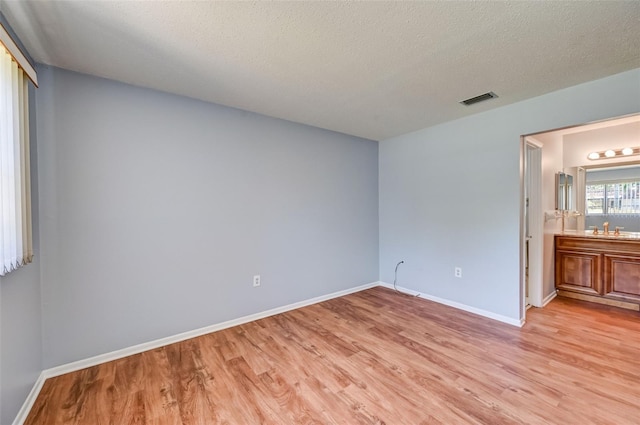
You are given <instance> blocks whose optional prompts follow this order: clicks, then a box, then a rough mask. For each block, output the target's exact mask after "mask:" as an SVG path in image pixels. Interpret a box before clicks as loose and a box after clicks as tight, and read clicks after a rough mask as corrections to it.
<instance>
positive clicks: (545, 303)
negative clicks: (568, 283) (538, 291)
mask: <svg viewBox="0 0 640 425" xmlns="http://www.w3.org/2000/svg"><path fill="white" fill-rule="evenodd" d="M557 296H558V292H557V291H553V292H552V293H550V294H549V295H547V296H546V297H544V300H542V307H544V306H545V305H547V304H549V303H550V302H551V300H553V299H554V298H555V297H557Z"/></svg>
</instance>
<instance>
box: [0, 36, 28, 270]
mask: <svg viewBox="0 0 640 425" xmlns="http://www.w3.org/2000/svg"><path fill="white" fill-rule="evenodd" d="M28 84H29V82H28V77H26V76H25V73H24V71H23V69H22V68H21V67H19V66H18V64H17V62H16V61H15V60H14V58H13V56H12V55H11V54H10V53H9V51H8V50H7V49H6V48H5V46H4V44H2V43H0V276H4V275H5V274H6V273H9V272H10V271H12V270H15V269H17V268H18V267H20V266H23V265H25V264H28V263H30V262H31V261H32V259H33V246H32V234H31V232H32V230H31V181H30V169H29V100H28V99H29V97H28Z"/></svg>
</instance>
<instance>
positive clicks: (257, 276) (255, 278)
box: [253, 274, 260, 288]
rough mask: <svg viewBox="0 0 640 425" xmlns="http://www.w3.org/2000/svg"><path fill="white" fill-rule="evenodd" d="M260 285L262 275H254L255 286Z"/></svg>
mask: <svg viewBox="0 0 640 425" xmlns="http://www.w3.org/2000/svg"><path fill="white" fill-rule="evenodd" d="M256 286H260V275H259V274H257V275H255V276H253V287H254V288H255V287H256Z"/></svg>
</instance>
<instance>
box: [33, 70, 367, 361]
mask: <svg viewBox="0 0 640 425" xmlns="http://www.w3.org/2000/svg"><path fill="white" fill-rule="evenodd" d="M38 71H39V79H40V89H39V90H38V93H37V109H38V132H39V135H40V137H39V138H38V149H39V162H38V166H39V174H40V194H41V195H40V202H41V205H40V206H41V210H40V217H41V223H40V225H41V239H42V275H43V293H42V298H43V313H42V314H43V326H44V342H43V352H44V367H51V366H55V365H59V364H63V363H67V362H70V361H74V360H78V359H84V358H87V357H89V356H93V355H97V354H102V353H107V352H109V351H112V350H116V349H120V348H124V347H128V346H131V345H134V344H138V343H143V342H146V341H151V340H154V339H157V338H161V337H166V336H169V335H173V334H176V333H179V332H184V331H189V330H193V329H196V328H199V327H202V326H207V325H211V324H215V323H219V322H222V321H225V320H230V319H234V318H238V317H241V316H244V315H248V314H251V313H256V312H260V311H264V310H267V309H271V308H274V307H278V306H283V305H287V304H289V303H293V302H297V301H301V300H305V299H309V298H312V297H316V296H320V295H324V294H329V293H332V292H335V291H339V290H344V289H347V288H351V287H355V286H358V285H362V284H366V283H370V282H375V281H377V280H378V212H377V208H378V187H377V181H378V162H377V158H378V143H377V142H375V141H371V140H364V139H359V138H355V137H351V136H346V135H342V134H338V133H334V132H330V131H326V130H321V129H317V128H312V127H308V126H304V125H299V124H295V123H291V122H287V121H282V120H277V119H272V118H268V117H265V116H260V115H256V114H252V113H248V112H243V111H239V110H234V109H230V108H226V107H222V106H217V105H212V104H207V103H203V102H199V101H195V100H191V99H187V98H183V97H179V96H174V95H169V94H165V93H160V92H156V91H152V90H147V89H141V88H136V87H132V86H128V85H124V84H120V83H116V82H112V81H107V80H103V79H99V78H94V77H89V76H85V75H81V74H75V73H71V72H68V71H64V70H60V69H52V68H48V67H41V68H39V70H38ZM254 274H260V275H261V276H262V286H261V287H259V288H253V287H252V276H253V275H254Z"/></svg>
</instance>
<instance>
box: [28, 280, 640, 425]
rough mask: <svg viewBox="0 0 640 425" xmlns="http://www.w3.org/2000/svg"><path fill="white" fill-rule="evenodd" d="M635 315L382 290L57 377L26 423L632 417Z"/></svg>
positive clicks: (568, 304)
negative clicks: (523, 319)
mask: <svg viewBox="0 0 640 425" xmlns="http://www.w3.org/2000/svg"><path fill="white" fill-rule="evenodd" d="M639 335H640V314H639V313H638V312H635V311H627V310H621V309H617V308H613V307H609V306H604V305H599V304H593V303H585V302H581V301H577V300H571V299H566V298H560V297H559V298H556V299H555V300H553V301H552V302H551V303H550V304H549V305H548V306H547V307H545V308H544V309H535V308H533V309H530V310H529V311H528V315H527V324H526V325H525V326H524V327H523V328H516V327H513V326H509V325H506V324H503V323H499V322H496V321H492V320H490V319H486V318H482V317H479V316H476V315H473V314H471V313H467V312H463V311H460V310H456V309H453V308H451V307H446V306H443V305H440V304H436V303H433V302H430V301H427V300H424V299H421V298H417V297H409V296H406V295H403V294H399V293H397V292H394V291H392V290H389V289H385V288H373V289H370V290H367V291H363V292H359V293H356V294H351V295H347V296H345V297H342V298H338V299H334V300H329V301H326V302H323V303H319V304H315V305H311V306H308V307H304V308H302V309H299V310H295V311H290V312H287V313H283V314H280V315H276V316H272V317H269V318H266V319H262V320H258V321H255V322H252V323H248V324H245V325H241V326H237V327H235V328H230V329H225V330H222V331H219V332H215V333H212V334H208V335H204V336H201V337H198V338H193V339H190V340H187V341H182V342H179V343H176V344H172V345H169V346H166V347H162V348H158V349H155V350H151V351H148V352H144V353H141V354H137V355H134V356H130V357H127V358H124V359H119V360H116V361H113V362H109V363H105V364H102V365H98V366H94V367H92V368H88V369H85V370H82V371H78V372H74V373H70V374H67V375H62V376H59V377H55V378H51V379H48V380H47V381H46V382H45V384H44V386H43V388H42V391H41V393H40V395H39V396H38V398H37V400H36V402H35V404H34V406H33V409H32V411H31V412H30V414H29V417H28V418H27V421H26V422H25V424H26V425H49V424H56V425H57V424H64V425H66V424H75V425H85V424H86V425H89V424H90V425H99V424H121V425H127V424H154V425H165V424H166V425H196V424H568V423H580V424H633V423H637V422H634V421H637V418H638V417H640V391H638V388H640V356H639V355H638V352H639V351H640V337H639Z"/></svg>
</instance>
